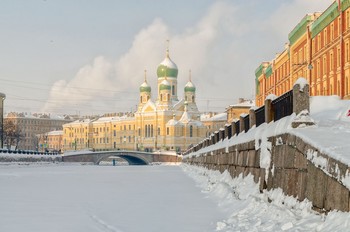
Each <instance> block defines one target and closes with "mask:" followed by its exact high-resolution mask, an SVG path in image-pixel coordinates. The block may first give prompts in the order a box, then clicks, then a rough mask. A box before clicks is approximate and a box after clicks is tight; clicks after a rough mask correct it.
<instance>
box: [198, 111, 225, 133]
mask: <svg viewBox="0 0 350 232" xmlns="http://www.w3.org/2000/svg"><path fill="white" fill-rule="evenodd" d="M201 122H202V123H203V124H204V125H205V126H206V128H207V130H206V137H208V136H210V135H211V134H212V133H214V132H215V131H219V130H220V128H224V127H225V124H226V123H227V113H205V114H202V115H201Z"/></svg>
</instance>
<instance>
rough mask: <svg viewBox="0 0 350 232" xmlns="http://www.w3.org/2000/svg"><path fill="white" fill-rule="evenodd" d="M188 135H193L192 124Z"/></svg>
mask: <svg viewBox="0 0 350 232" xmlns="http://www.w3.org/2000/svg"><path fill="white" fill-rule="evenodd" d="M190 137H193V126H192V125H191V126H190Z"/></svg>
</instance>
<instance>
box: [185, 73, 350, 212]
mask: <svg viewBox="0 0 350 232" xmlns="http://www.w3.org/2000/svg"><path fill="white" fill-rule="evenodd" d="M309 109H310V102H309V85H308V84H307V82H306V80H305V79H304V78H299V79H298V80H297V82H296V83H295V85H294V86H293V89H292V90H291V91H289V92H287V93H285V94H283V95H282V96H280V97H278V98H274V96H269V97H267V98H266V100H265V105H264V106H262V107H260V108H258V109H251V110H250V112H249V115H241V117H240V119H239V120H237V121H233V122H232V123H231V124H228V125H226V126H225V128H223V129H221V130H220V131H218V132H216V133H214V134H212V135H211V136H210V137H209V138H206V139H205V140H203V141H202V142H201V143H199V144H197V145H195V146H193V147H191V148H190V149H188V150H187V151H186V152H185V153H184V158H183V162H185V163H188V164H192V165H198V166H203V167H206V168H209V169H213V170H220V171H221V172H223V171H224V170H228V172H229V173H230V174H231V175H232V177H237V176H238V175H240V174H243V175H244V176H246V175H248V174H249V173H250V174H252V175H254V180H255V181H256V182H257V183H259V184H260V190H261V191H263V190H264V189H267V190H270V189H275V188H281V189H282V190H283V191H284V193H285V194H287V195H290V196H294V197H296V198H297V199H299V200H301V201H302V200H304V199H305V198H307V199H309V200H310V201H311V202H312V204H313V207H314V209H316V210H318V211H321V212H324V211H330V210H333V209H335V210H341V211H350V200H349V197H350V192H349V189H350V175H349V173H350V172H349V171H350V168H349V167H348V166H347V165H345V164H343V163H341V162H339V161H337V160H335V159H333V158H331V157H329V156H327V155H326V154H322V152H320V151H319V150H318V149H317V147H313V146H311V145H310V144H307V143H306V142H304V141H303V140H302V139H300V138H298V137H296V136H295V135H292V134H281V135H275V136H271V137H265V138H264V139H259V141H255V140H254V136H253V137H252V139H251V140H252V141H250V142H246V141H249V139H248V140H246V141H242V143H241V144H238V142H237V143H231V144H236V145H231V146H230V147H225V148H222V149H219V148H218V149H216V150H214V151H210V152H205V151H209V150H211V149H208V147H210V146H213V145H215V144H217V143H219V142H220V141H223V140H225V139H231V137H233V138H232V139H237V138H236V137H234V135H236V136H239V134H240V133H241V132H243V131H245V132H247V131H249V130H250V129H251V128H252V127H253V126H255V127H257V128H259V125H261V124H262V123H264V122H265V123H270V122H271V121H275V122H276V121H277V120H280V119H281V118H283V117H286V116H288V115H291V114H292V113H294V114H295V115H296V117H295V119H294V120H293V122H292V124H291V125H292V127H294V128H296V127H298V126H299V125H303V126H308V125H312V124H313V121H312V120H307V119H308V118H309V116H308V112H309ZM218 147H220V146H218Z"/></svg>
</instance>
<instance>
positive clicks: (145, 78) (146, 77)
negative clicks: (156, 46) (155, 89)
mask: <svg viewBox="0 0 350 232" xmlns="http://www.w3.org/2000/svg"><path fill="white" fill-rule="evenodd" d="M145 82H146V83H147V70H146V69H145Z"/></svg>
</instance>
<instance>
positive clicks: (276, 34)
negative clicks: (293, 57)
mask: <svg viewBox="0 0 350 232" xmlns="http://www.w3.org/2000/svg"><path fill="white" fill-rule="evenodd" d="M331 2H333V1H331V0H308V1H305V0H266V1H261V0H248V1H238V0H231V1H225V0H217V1H209V0H201V1H199V0H195V1H184V0H180V1H168V0H164V1H156V0H151V1H117V0H114V1H112V0H103V1H97V0H96V1H94V0H89V1H82V0H81V1H78V0H75V1H73V0H70V1H68V0H60V1H59V0H2V1H1V3H0V28H1V30H0V60H1V62H0V92H3V93H5V94H6V95H7V99H6V101H5V111H6V112H10V111H19V112H42V111H45V112H50V113H80V114H102V113H106V112H119V111H130V110H134V109H135V106H136V104H137V103H138V99H139V98H138V87H139V86H140V84H141V83H142V82H143V73H144V69H147V70H148V76H147V79H148V82H149V83H150V84H151V85H152V90H153V94H152V95H153V99H154V98H155V97H156V91H155V90H156V68H157V65H158V64H159V63H160V62H161V61H162V60H163V59H164V55H165V48H166V42H165V41H166V40H167V39H170V56H171V58H172V59H173V61H174V62H175V63H176V64H177V65H178V68H179V76H178V80H179V91H178V95H179V96H180V98H181V97H182V96H183V87H184V85H185V84H186V82H187V80H188V70H189V69H191V70H192V80H193V82H194V84H195V85H196V87H197V104H198V106H199V109H200V110H202V111H207V110H211V111H224V109H225V107H226V106H228V105H229V104H234V103H236V102H237V100H238V98H239V97H244V98H252V97H253V95H254V78H255V76H254V70H255V68H256V67H257V66H258V65H259V63H260V62H262V61H269V60H271V59H273V57H274V56H275V54H276V53H277V52H280V51H282V50H283V47H284V43H285V42H287V41H288V33H289V32H290V31H291V30H292V29H293V27H294V26H295V25H296V24H297V23H298V22H299V20H300V19H301V18H302V17H303V16H304V15H305V14H306V13H309V12H314V11H323V10H325V9H326V8H327V7H328V6H329V5H330V4H331Z"/></svg>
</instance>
